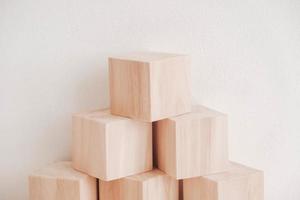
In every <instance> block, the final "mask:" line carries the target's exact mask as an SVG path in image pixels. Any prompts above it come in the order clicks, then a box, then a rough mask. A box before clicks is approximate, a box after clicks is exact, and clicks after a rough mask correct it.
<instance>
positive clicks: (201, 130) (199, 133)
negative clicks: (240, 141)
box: [154, 106, 229, 179]
mask: <svg viewBox="0 0 300 200" xmlns="http://www.w3.org/2000/svg"><path fill="white" fill-rule="evenodd" d="M154 147H155V149H154V152H155V153H154V154H155V155H154V157H155V162H156V165H157V166H158V168H159V169H161V170H162V171H164V172H166V173H167V174H169V175H170V176H173V177H175V178H176V179H185V178H191V177H197V176H202V175H206V174H210V173H216V172H220V171H225V170H226V169H227V168H228V164H229V162H228V150H227V116H226V115H224V114H222V113H219V112H216V111H213V110H210V109H207V108H205V107H203V106H194V107H193V108H192V112H191V113H188V114H184V115H180V116H176V117H171V118H167V119H164V120H160V121H158V122H155V123H154Z"/></svg>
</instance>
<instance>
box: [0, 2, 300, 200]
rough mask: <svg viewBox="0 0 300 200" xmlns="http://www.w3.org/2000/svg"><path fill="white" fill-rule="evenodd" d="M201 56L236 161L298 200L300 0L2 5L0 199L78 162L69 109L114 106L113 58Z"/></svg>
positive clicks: (197, 89)
mask: <svg viewBox="0 0 300 200" xmlns="http://www.w3.org/2000/svg"><path fill="white" fill-rule="evenodd" d="M132 50H158V51H166V52H178V53H180V52H182V53H188V54H190V55H191V56H192V59H193V66H192V78H193V80H192V83H193V88H192V89H193V94H194V98H195V99H196V100H197V101H198V102H199V103H202V104H205V105H207V106H211V107H213V108H215V109H218V110H220V111H223V112H226V113H228V114H229V116H230V139H229V141H230V156H231V158H232V159H234V160H236V161H241V162H243V163H245V164H248V165H251V166H254V167H257V168H260V169H263V170H265V178H266V195H265V196H266V199H267V200H283V199H285V200H299V199H300V190H299V183H300V122H299V115H300V1H299V0H282V1H280V0H251V1H245V0H236V1H231V0H223V1H222V0H220V1H216V0H198V1H196V0H195V1H177V0H164V1H162V0H151V1H145V0H143V1H141V0H127V1H121V0H120V1H112V0H110V1H100V0H89V1H83V0H78V1H75V0H74V1H66V0H27V1H25V0H23V1H22V0H0V199H1V200H24V199H27V178H26V177H27V175H28V173H30V172H31V171H32V170H33V169H36V168H39V167H41V166H44V165H45V164H47V163H51V162H53V161H55V160H61V159H66V158H69V154H70V151H69V148H70V132H71V128H70V127H71V123H70V116H71V113H72V112H74V111H80V110H88V109H94V108H98V107H105V106H108V102H109V101H108V76H107V62H106V57H107V56H108V55H109V54H111V53H121V52H125V51H126V52H127V51H132Z"/></svg>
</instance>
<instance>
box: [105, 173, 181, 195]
mask: <svg viewBox="0 0 300 200" xmlns="http://www.w3.org/2000/svg"><path fill="white" fill-rule="evenodd" d="M99 187H100V188H99V191H100V199H101V200H178V193H179V192H178V181H177V180H175V179H173V178H172V177H170V176H168V175H166V174H165V173H163V172H161V171H159V170H152V171H149V172H146V173H142V174H138V175H134V176H130V177H126V178H123V179H119V180H115V181H109V182H106V181H100V184H99Z"/></svg>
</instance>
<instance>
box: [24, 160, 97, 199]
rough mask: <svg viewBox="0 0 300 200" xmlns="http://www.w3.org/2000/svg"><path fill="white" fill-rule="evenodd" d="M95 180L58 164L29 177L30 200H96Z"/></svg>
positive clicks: (68, 165)
mask: <svg viewBox="0 0 300 200" xmlns="http://www.w3.org/2000/svg"><path fill="white" fill-rule="evenodd" d="M97 196H98V195H97V180H96V179H95V178H93V177H90V176H88V175H86V174H83V173H81V172H78V171H75V170H74V169H73V168H72V167H71V162H59V163H55V164H52V165H49V166H48V167H45V168H43V169H41V170H38V171H36V172H34V173H33V174H32V175H30V176H29V199H30V200H97Z"/></svg>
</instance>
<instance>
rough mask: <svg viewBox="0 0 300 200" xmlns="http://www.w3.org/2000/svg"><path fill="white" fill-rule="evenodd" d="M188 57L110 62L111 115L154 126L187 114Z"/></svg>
mask: <svg viewBox="0 0 300 200" xmlns="http://www.w3.org/2000/svg"><path fill="white" fill-rule="evenodd" d="M189 73H190V72H189V57H188V56H185V55H175V54H166V53H153V52H152V53H151V52H147V53H133V54H129V55H124V56H115V57H111V58H109V77H110V100H111V112H112V113H113V114H115V115H121V116H126V117H130V118H134V119H137V120H142V121H148V122H153V121H157V120H160V119H163V118H167V117H171V116H176V115H179V114H183V113H186V112H189V111H190V109H191V95H190V84H189V81H190V80H189V77H190V75H189Z"/></svg>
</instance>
